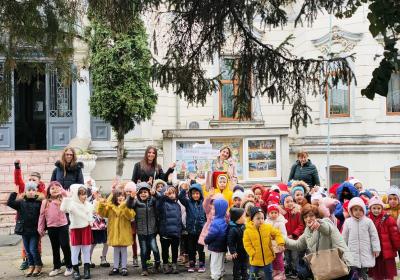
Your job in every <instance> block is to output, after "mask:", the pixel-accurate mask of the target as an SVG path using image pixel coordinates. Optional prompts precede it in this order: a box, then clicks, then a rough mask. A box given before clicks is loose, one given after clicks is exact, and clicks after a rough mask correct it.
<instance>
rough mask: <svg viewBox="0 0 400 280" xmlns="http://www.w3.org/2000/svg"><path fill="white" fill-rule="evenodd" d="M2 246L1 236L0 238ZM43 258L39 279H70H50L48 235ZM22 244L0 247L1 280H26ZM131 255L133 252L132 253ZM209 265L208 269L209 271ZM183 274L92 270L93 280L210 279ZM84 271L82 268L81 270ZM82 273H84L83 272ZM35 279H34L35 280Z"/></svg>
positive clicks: (96, 258)
mask: <svg viewBox="0 0 400 280" xmlns="http://www.w3.org/2000/svg"><path fill="white" fill-rule="evenodd" d="M0 244H1V236H0ZM42 244H43V257H42V261H43V263H44V267H43V274H42V276H40V277H38V278H39V279H70V277H68V278H66V277H64V276H63V275H61V276H56V277H48V273H49V272H50V271H51V269H52V268H53V266H52V256H51V247H50V241H49V238H48V237H47V235H46V236H45V237H44V238H43V243H42ZM159 248H160V249H161V247H159ZM20 251H21V243H18V244H16V245H12V246H4V247H0V279H25V277H24V274H23V271H21V270H19V265H20V263H21V258H20ZM130 253H131V252H130ZM100 254H101V248H100V247H97V248H96V249H95V251H94V258H93V259H94V261H95V263H96V264H99V260H100ZM107 260H112V248H110V249H109V252H108V255H107ZM128 260H131V255H130V254H129V255H128ZM208 265H209V264H208V263H207V269H208ZM180 269H181V271H182V272H181V273H180V274H178V275H164V274H150V275H149V276H148V277H142V276H140V269H139V268H133V267H132V264H131V263H130V264H129V265H128V271H129V275H128V277H121V276H108V272H109V271H110V269H109V268H100V267H96V268H94V269H91V272H92V278H93V279H132V278H134V279H139V280H144V279H170V280H172V279H182V280H195V279H210V275H209V271H207V272H206V273H190V274H189V273H187V272H186V271H185V269H184V267H183V266H180ZM81 270H82V268H81ZM226 271H227V274H226V276H225V277H224V280H230V279H232V263H231V262H228V263H227V264H226ZM81 273H82V272H81ZM33 279H34V278H33Z"/></svg>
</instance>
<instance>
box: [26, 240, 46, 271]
mask: <svg viewBox="0 0 400 280" xmlns="http://www.w3.org/2000/svg"><path fill="white" fill-rule="evenodd" d="M22 241H23V242H24V248H25V251H26V256H27V258H28V264H29V266H34V265H40V266H41V265H43V263H42V259H41V257H40V254H39V249H38V243H39V234H37V233H29V234H24V235H22Z"/></svg>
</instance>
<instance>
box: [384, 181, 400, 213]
mask: <svg viewBox="0 0 400 280" xmlns="http://www.w3.org/2000/svg"><path fill="white" fill-rule="evenodd" d="M387 195H388V204H389V208H388V209H387V212H388V214H389V215H390V216H392V217H393V218H394V219H395V220H397V219H398V217H399V214H400V191H399V189H398V188H394V187H390V189H389V190H388V191H387Z"/></svg>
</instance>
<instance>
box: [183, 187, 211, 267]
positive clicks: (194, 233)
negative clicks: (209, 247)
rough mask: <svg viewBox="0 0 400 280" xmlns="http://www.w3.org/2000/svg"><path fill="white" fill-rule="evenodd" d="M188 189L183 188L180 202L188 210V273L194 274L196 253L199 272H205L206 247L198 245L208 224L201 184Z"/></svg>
mask: <svg viewBox="0 0 400 280" xmlns="http://www.w3.org/2000/svg"><path fill="white" fill-rule="evenodd" d="M186 192H187V187H186V186H185V188H182V190H181V192H180V193H179V201H180V202H181V203H182V205H183V206H184V207H185V208H186V230H187V231H188V233H189V236H188V243H189V244H188V249H189V269H188V272H194V270H195V264H196V251H197V253H198V254H199V269H198V272H205V271H206V269H205V254H204V246H203V245H200V244H198V242H197V241H198V240H199V236H200V233H201V230H202V228H203V226H204V224H205V222H206V214H205V212H204V208H203V200H204V198H203V191H202V189H201V185H200V184H192V185H191V186H190V188H189V190H188V192H189V193H188V194H189V195H188V197H186Z"/></svg>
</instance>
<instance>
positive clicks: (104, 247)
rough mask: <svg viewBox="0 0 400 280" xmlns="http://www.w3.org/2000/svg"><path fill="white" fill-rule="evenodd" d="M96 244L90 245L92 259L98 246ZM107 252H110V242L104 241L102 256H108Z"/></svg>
mask: <svg viewBox="0 0 400 280" xmlns="http://www.w3.org/2000/svg"><path fill="white" fill-rule="evenodd" d="M96 245H97V244H92V246H91V247H90V259H92V256H93V251H94V248H96ZM107 252H108V244H107V243H103V250H102V251H101V256H102V257H103V258H105V257H106V256H107Z"/></svg>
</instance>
